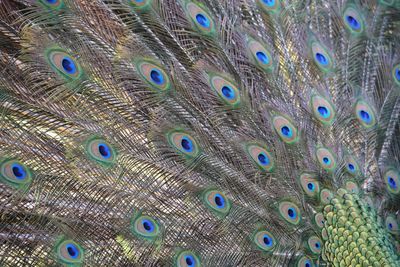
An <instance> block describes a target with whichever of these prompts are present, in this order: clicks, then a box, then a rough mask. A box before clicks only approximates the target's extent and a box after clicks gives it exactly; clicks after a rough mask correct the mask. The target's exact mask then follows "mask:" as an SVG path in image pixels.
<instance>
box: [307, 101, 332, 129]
mask: <svg viewBox="0 0 400 267" xmlns="http://www.w3.org/2000/svg"><path fill="white" fill-rule="evenodd" d="M311 106H312V111H313V113H314V116H315V117H316V118H317V119H318V120H319V121H321V122H322V123H325V124H332V122H333V120H334V119H335V114H336V113H335V110H334V108H333V106H332V104H331V103H330V102H329V101H328V100H326V99H325V98H323V97H322V96H319V95H314V96H312V97H311Z"/></svg>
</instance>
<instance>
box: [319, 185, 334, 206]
mask: <svg viewBox="0 0 400 267" xmlns="http://www.w3.org/2000/svg"><path fill="white" fill-rule="evenodd" d="M319 197H320V199H321V202H322V204H325V205H326V204H329V203H330V202H331V200H332V199H333V193H332V192H331V191H330V190H329V189H326V188H325V189H322V190H321V192H320V194H319Z"/></svg>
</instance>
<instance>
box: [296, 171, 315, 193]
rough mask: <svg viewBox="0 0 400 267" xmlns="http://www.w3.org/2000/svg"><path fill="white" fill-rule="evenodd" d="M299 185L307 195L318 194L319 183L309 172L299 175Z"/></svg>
mask: <svg viewBox="0 0 400 267" xmlns="http://www.w3.org/2000/svg"><path fill="white" fill-rule="evenodd" d="M299 179H300V185H301V188H302V189H303V191H304V192H305V193H306V195H307V196H308V197H316V196H318V194H319V183H318V181H317V179H315V177H313V176H312V175H311V174H308V173H303V174H301V175H300V178H299Z"/></svg>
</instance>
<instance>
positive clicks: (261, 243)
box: [254, 230, 276, 251]
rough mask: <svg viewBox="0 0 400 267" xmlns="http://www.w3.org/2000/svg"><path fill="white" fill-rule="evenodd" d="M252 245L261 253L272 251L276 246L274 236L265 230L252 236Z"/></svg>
mask: <svg viewBox="0 0 400 267" xmlns="http://www.w3.org/2000/svg"><path fill="white" fill-rule="evenodd" d="M254 243H255V244H256V246H257V248H258V249H261V250H263V251H272V250H274V248H275V246H276V241H275V238H274V236H273V235H272V234H271V233H270V232H268V231H265V230H260V231H258V232H257V233H256V234H255V235H254Z"/></svg>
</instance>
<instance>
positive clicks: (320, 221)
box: [314, 212, 325, 228]
mask: <svg viewBox="0 0 400 267" xmlns="http://www.w3.org/2000/svg"><path fill="white" fill-rule="evenodd" d="M314 221H315V224H316V225H317V226H318V227H319V228H323V227H324V224H325V218H324V215H323V214H322V213H321V212H318V213H316V214H315V216H314Z"/></svg>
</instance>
